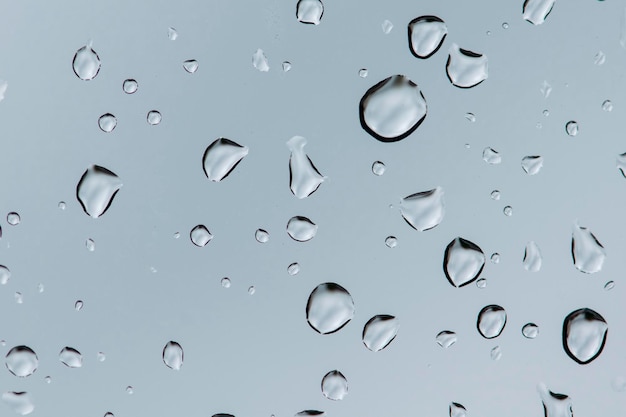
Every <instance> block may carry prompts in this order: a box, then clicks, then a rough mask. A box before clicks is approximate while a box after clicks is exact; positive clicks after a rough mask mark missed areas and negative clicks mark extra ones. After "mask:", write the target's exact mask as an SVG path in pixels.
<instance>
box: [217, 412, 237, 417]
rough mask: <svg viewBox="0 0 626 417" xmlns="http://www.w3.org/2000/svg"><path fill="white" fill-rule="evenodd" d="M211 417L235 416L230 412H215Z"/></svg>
mask: <svg viewBox="0 0 626 417" xmlns="http://www.w3.org/2000/svg"><path fill="white" fill-rule="evenodd" d="M213 417H235V416H234V415H232V414H226V413H217V414H213Z"/></svg>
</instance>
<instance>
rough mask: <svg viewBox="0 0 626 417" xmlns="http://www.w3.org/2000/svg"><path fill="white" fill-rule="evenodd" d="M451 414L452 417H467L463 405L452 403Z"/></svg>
mask: <svg viewBox="0 0 626 417" xmlns="http://www.w3.org/2000/svg"><path fill="white" fill-rule="evenodd" d="M449 414H450V417H466V416H467V410H466V409H465V407H464V406H463V405H462V404H459V403H454V402H452V403H450V407H449Z"/></svg>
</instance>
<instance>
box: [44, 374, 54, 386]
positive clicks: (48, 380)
mask: <svg viewBox="0 0 626 417" xmlns="http://www.w3.org/2000/svg"><path fill="white" fill-rule="evenodd" d="M43 380H44V382H45V383H46V384H49V383H51V382H52V378H51V377H50V376H46V377H45V378H44V379H43Z"/></svg>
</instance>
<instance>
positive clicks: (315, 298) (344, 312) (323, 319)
mask: <svg viewBox="0 0 626 417" xmlns="http://www.w3.org/2000/svg"><path fill="white" fill-rule="evenodd" d="M353 317H354V301H353V300H352V296H351V295H350V293H349V292H348V291H347V290H346V289H345V288H343V287H342V286H341V285H339V284H335V283H333V282H327V283H324V284H320V285H318V286H317V287H315V289H314V290H313V291H312V292H311V295H309V299H308V301H307V304H306V320H307V322H308V323H309V326H311V328H312V329H313V330H315V331H316V332H318V333H320V334H330V333H334V332H336V331H338V330H340V329H341V328H343V327H344V326H345V325H346V324H348V322H350V320H352V318H353Z"/></svg>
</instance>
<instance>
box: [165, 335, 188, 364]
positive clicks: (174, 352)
mask: <svg viewBox="0 0 626 417" xmlns="http://www.w3.org/2000/svg"><path fill="white" fill-rule="evenodd" d="M183 359H184V353H183V348H182V346H181V345H180V344H179V343H178V342H174V341H169V342H167V343H166V344H165V347H164V348H163V363H164V364H165V366H167V367H168V368H170V369H173V370H175V371H180V368H181V367H182V366H183Z"/></svg>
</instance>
